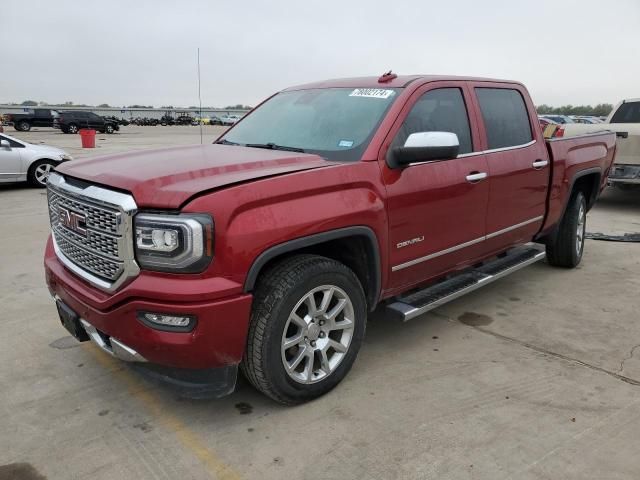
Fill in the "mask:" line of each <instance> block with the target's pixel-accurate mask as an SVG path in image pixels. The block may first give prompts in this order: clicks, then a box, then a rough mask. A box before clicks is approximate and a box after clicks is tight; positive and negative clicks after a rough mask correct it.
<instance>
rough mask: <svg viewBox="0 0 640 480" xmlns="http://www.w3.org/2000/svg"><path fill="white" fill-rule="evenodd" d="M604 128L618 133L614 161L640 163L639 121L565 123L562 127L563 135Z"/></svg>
mask: <svg viewBox="0 0 640 480" xmlns="http://www.w3.org/2000/svg"><path fill="white" fill-rule="evenodd" d="M605 130H609V131H613V132H616V133H617V134H618V137H617V139H616V146H617V148H616V161H615V163H617V164H619V165H640V123H601V124H595V125H583V124H578V123H576V124H567V125H565V128H564V136H565V137H575V136H577V135H584V134H585V133H595V132H602V131H605Z"/></svg>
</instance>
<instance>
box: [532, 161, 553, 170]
mask: <svg viewBox="0 0 640 480" xmlns="http://www.w3.org/2000/svg"><path fill="white" fill-rule="evenodd" d="M547 165H549V160H536V161H535V162H533V164H531V166H532V167H533V168H535V169H536V170H540V169H541V168H543V167H546V166H547Z"/></svg>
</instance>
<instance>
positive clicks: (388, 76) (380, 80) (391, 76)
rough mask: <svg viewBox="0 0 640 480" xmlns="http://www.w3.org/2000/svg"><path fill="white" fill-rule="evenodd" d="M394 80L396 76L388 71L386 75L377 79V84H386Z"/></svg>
mask: <svg viewBox="0 0 640 480" xmlns="http://www.w3.org/2000/svg"><path fill="white" fill-rule="evenodd" d="M394 78H398V75H396V74H395V73H393V72H392V71H391V70H389V71H388V72H387V73H383V74H382V75H380V77H379V78H378V83H387V82H390V81H391V80H393V79H394Z"/></svg>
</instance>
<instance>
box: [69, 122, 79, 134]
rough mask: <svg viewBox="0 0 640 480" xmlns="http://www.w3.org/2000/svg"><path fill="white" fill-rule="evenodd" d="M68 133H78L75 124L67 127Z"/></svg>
mask: <svg viewBox="0 0 640 480" xmlns="http://www.w3.org/2000/svg"><path fill="white" fill-rule="evenodd" d="M67 132H69V133H78V126H77V125H76V124H75V123H72V124H70V125H69V126H68V127H67Z"/></svg>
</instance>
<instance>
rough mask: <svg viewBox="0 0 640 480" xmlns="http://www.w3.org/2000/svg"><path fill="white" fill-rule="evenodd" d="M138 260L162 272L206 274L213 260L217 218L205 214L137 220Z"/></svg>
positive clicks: (151, 216) (144, 216) (150, 217)
mask: <svg viewBox="0 0 640 480" xmlns="http://www.w3.org/2000/svg"><path fill="white" fill-rule="evenodd" d="M135 229H136V243H135V250H136V259H137V260H138V263H139V264H140V266H141V267H142V268H146V269H149V270H158V271H162V272H184V273H197V272H202V271H203V270H204V269H205V268H206V267H207V265H209V263H210V262H211V259H212V258H213V219H212V218H211V217H210V216H209V215H204V214H181V215H154V214H146V213H145V214H139V215H136V217H135Z"/></svg>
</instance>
